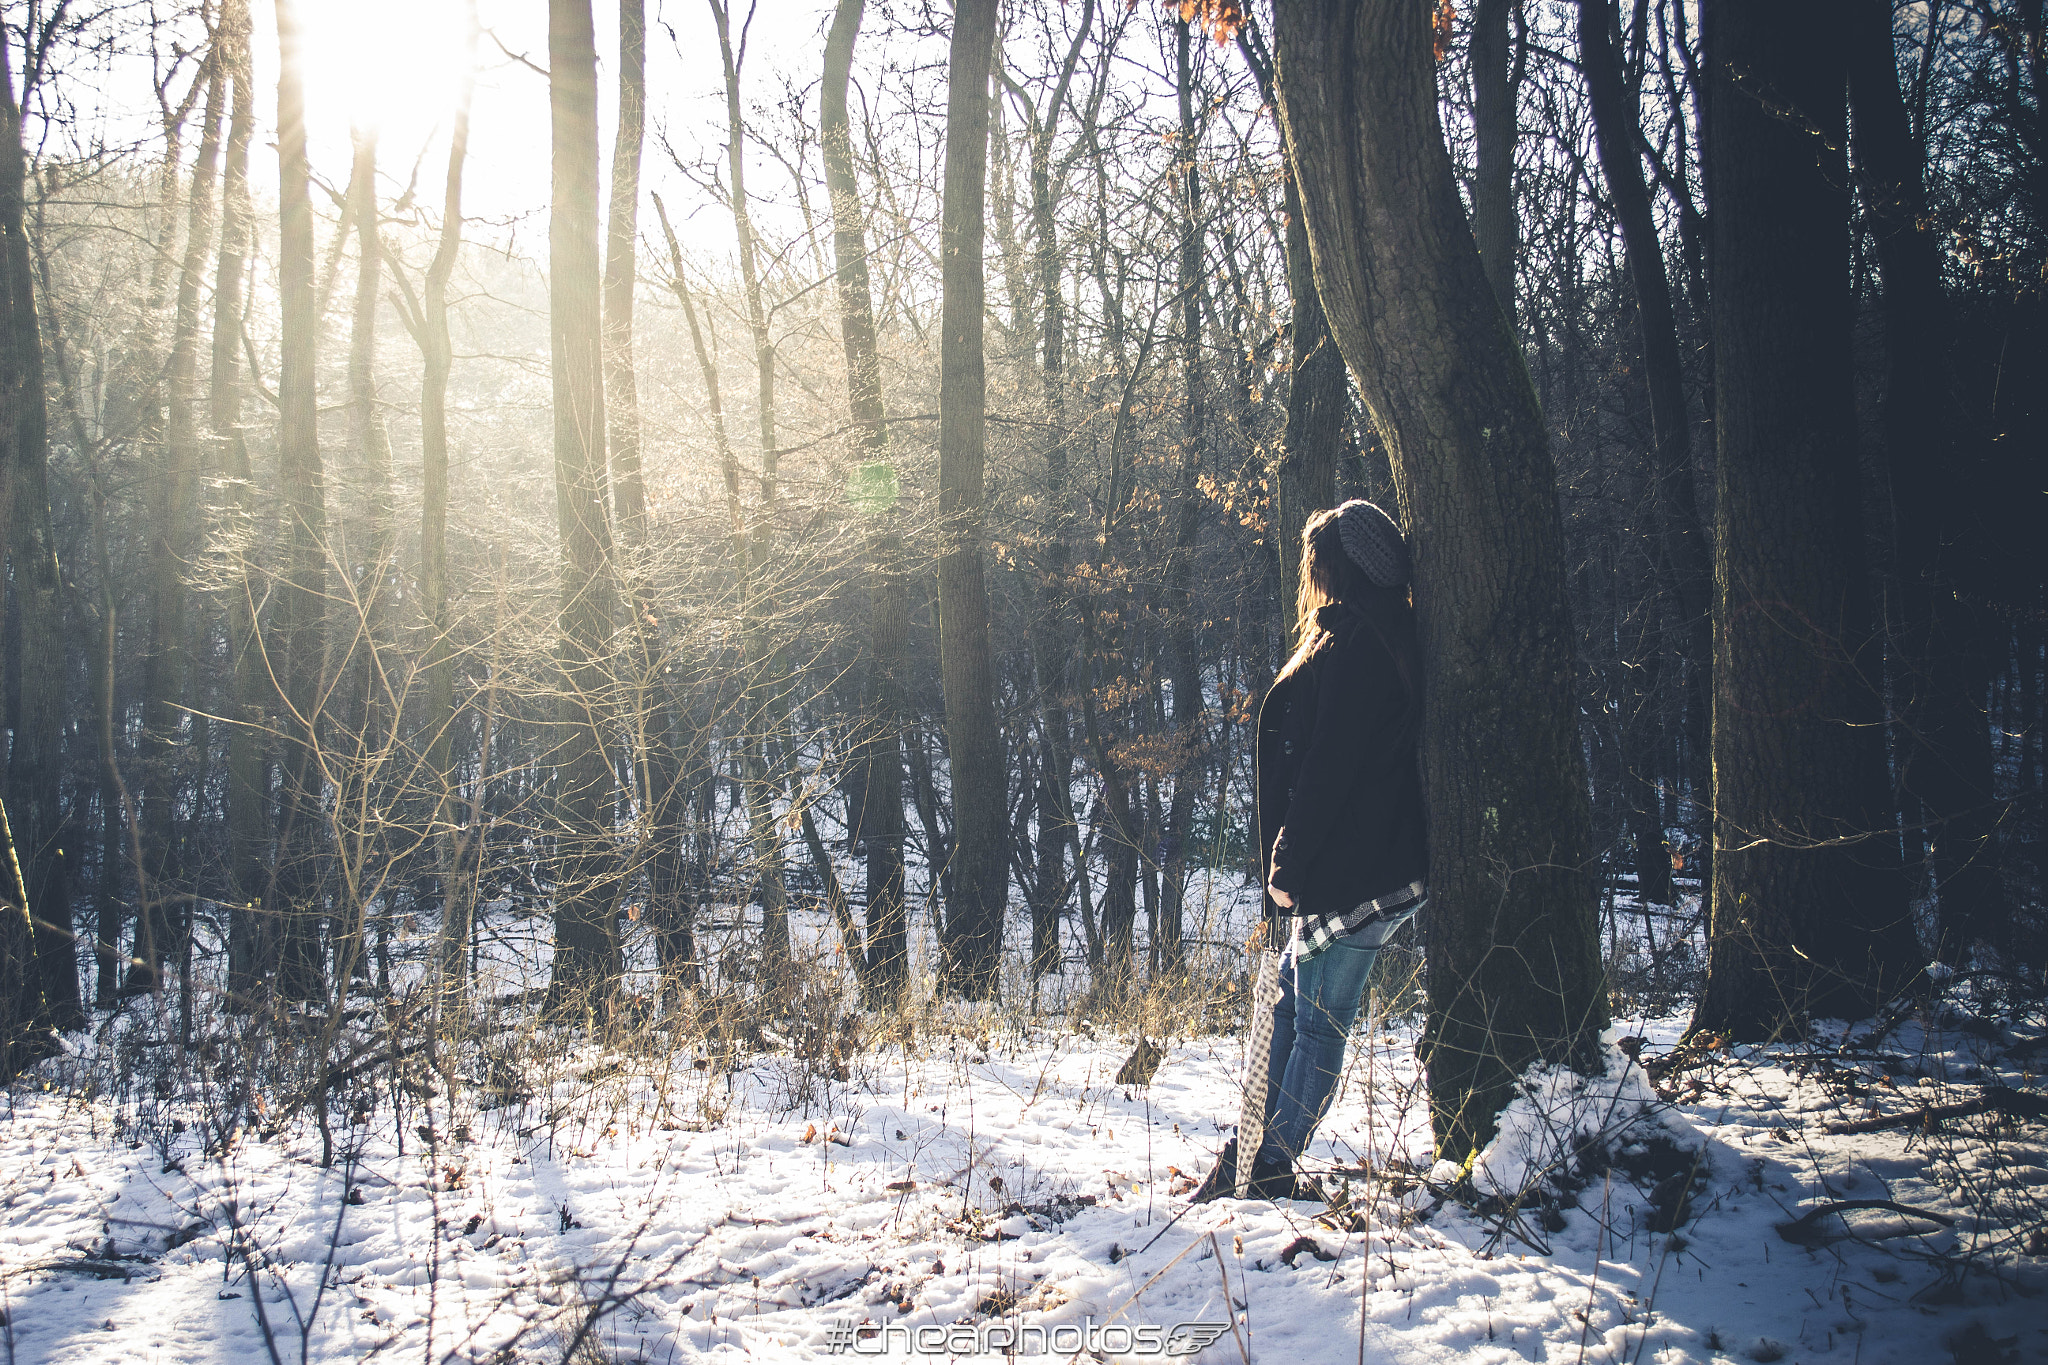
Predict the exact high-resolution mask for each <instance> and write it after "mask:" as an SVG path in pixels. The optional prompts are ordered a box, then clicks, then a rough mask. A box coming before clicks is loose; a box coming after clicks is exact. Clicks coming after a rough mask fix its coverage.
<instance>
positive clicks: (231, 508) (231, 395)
mask: <svg viewBox="0 0 2048 1365" xmlns="http://www.w3.org/2000/svg"><path fill="white" fill-rule="evenodd" d="M249 32H250V22H249V7H248V4H247V3H246V0H229V3H228V4H226V5H224V6H223V7H222V10H221V21H220V49H219V50H220V60H221V61H223V62H225V63H226V64H227V70H228V77H229V81H230V84H231V86H232V90H233V94H232V98H231V100H230V107H231V109H232V112H231V113H230V115H229V118H228V144H227V160H226V164H225V166H224V168H223V170H222V176H221V201H220V202H221V220H220V257H219V262H218V264H217V265H216V266H215V269H214V280H213V365H212V374H211V392H210V394H209V402H210V406H211V419H212V425H213V439H214V442H215V443H216V459H217V464H216V469H217V470H218V472H219V475H220V478H221V481H222V484H223V502H224V506H223V507H222V508H221V516H222V519H223V521H224V522H225V523H226V524H227V525H229V526H231V527H232V528H233V532H234V534H233V537H232V540H231V542H230V543H231V544H232V545H233V547H234V548H233V549H232V550H231V552H230V554H229V562H228V576H227V582H228V588H227V592H226V599H227V600H226V607H227V623H228V656H229V657H228V669H229V674H228V686H229V701H228V718H229V721H230V722H231V723H230V724H229V726H228V780H227V793H226V795H227V825H228V902H229V905H228V996H227V1003H228V1005H229V1007H230V1008H242V1007H245V1006H246V1005H247V1003H248V1002H249V1001H250V1000H252V999H253V998H254V997H255V995H256V993H257V992H258V990H259V989H260V987H261V985H262V976H261V973H262V970H263V963H265V962H266V961H269V960H271V952H267V951H266V950H265V948H264V945H263V942H262V924H263V921H262V918H261V917H260V916H259V915H258V914H257V913H256V907H257V905H258V902H259V901H260V900H261V898H262V896H263V891H264V883H265V879H266V877H267V876H268V872H267V870H266V868H265V857H264V854H265V848H266V846H267V844H268V842H269V840H268V833H267V831H268V827H269V821H270V792H269V783H267V782H266V781H265V780H264V772H263V769H264V761H265V751H266V749H267V747H268V746H267V743H266V739H265V736H266V733H267V731H268V728H269V722H268V719H267V716H268V713H269V711H270V709H271V708H269V707H267V706H266V705H265V703H264V699H265V698H266V697H267V696H269V695H272V693H271V691H270V687H269V671H268V669H266V668H265V666H264V661H263V659H262V657H261V646H260V644H259V642H258V640H257V635H256V616H257V611H256V603H257V601H258V599H259V597H260V595H261V590H260V589H259V588H258V587H257V584H256V578H255V574H254V572H253V571H252V567H251V564H250V558H249V541H250V537H252V536H253V535H254V533H255V526H254V520H255V486H254V483H253V481H252V479H251V477H250V471H249V442H248V437H247V434H246V433H245V432H244V430H243V428H242V403H243V399H244V396H245V395H244V390H245V389H246V387H247V385H246V383H245V381H244V377H243V371H242V329H243V317H242V306H243V305H242V293H243V289H244V283H243V281H244V272H245V271H246V269H247V261H248V256H249V251H250V248H251V240H252V236H253V233H254V230H255V224H256V216H255V211H254V208H253V206H252V205H251V204H250V202H249V141H250V138H251V137H252V136H253V135H254V132H255V127H256V99H255V89H254V71H253V67H252V65H251V62H252V54H251V52H250V50H249ZM272 951H274V945H272Z"/></svg>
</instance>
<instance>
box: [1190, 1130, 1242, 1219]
mask: <svg viewBox="0 0 2048 1365" xmlns="http://www.w3.org/2000/svg"><path fill="white" fill-rule="evenodd" d="M1236 1194H1237V1139H1236V1138H1232V1139H1231V1140H1230V1141H1228V1142H1226V1143H1224V1144H1223V1151H1222V1152H1221V1153H1220V1154H1219V1155H1218V1156H1217V1158H1216V1164H1215V1165H1214V1166H1211V1167H1210V1168H1209V1174H1207V1175H1205V1176H1203V1177H1202V1183H1201V1184H1200V1185H1199V1186H1198V1187H1196V1189H1195V1193H1194V1197H1193V1198H1192V1199H1190V1200H1189V1201H1188V1202H1189V1203H1191V1204H1207V1203H1209V1202H1210V1201H1212V1200H1216V1199H1229V1198H1233V1197H1235V1196H1236Z"/></svg>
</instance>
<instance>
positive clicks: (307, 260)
mask: <svg viewBox="0 0 2048 1365" xmlns="http://www.w3.org/2000/svg"><path fill="white" fill-rule="evenodd" d="M301 41H302V38H301V34H300V31H299V21H298V3H297V0H278V3H277V42H278V75H277V125H278V136H277V163H278V216H279V229H278V294H279V297H280V302H281V304H282V308H283V330H282V334H281V341H280V344H279V368H278V376H277V408H278V435H277V461H278V478H279V482H280V483H281V484H282V486H283V492H284V509H285V518H286V543H287V549H286V555H285V558H286V568H285V582H284V583H283V584H281V585H280V591H279V593H278V605H277V610H276V620H277V633H278V637H279V641H280V643H281V645H282V647H283V650H282V652H283V656H284V667H283V669H282V670H281V671H282V673H283V676H284V715H283V716H282V717H281V720H282V725H281V727H280V728H282V729H283V731H284V733H285V737H286V748H285V754H286V757H285V764H284V768H285V771H284V783H283V788H284V789H283V798H282V803H281V804H282V807H283V809H282V811H281V812H280V815H279V830H278V853H277V864H276V867H275V869H274V871H273V875H272V876H271V879H270V888H269V894H268V895H267V896H266V898H265V906H264V910H265V913H266V915H267V916H268V917H269V918H270V919H271V921H272V922H273V923H275V924H276V925H277V929H278V938H277V942H278V944H279V949H280V953H281V961H280V963H279V964H278V967H277V970H276V974H275V978H274V979H275V981H276V985H277V990H278V991H279V993H280V994H282V995H283V996H284V998H286V999H288V1000H313V999H317V998H319V997H320V996H322V995H323V994H325V972H324V968H323V963H322V957H321V946H320V914H319V906H318V903H317V899H316V895H317V891H318V869H317V868H316V867H315V865H314V864H315V859H314V852H315V850H316V849H317V848H318V847H319V843H320V831H321V822H322V819H323V816H322V812H321V802H320V796H321V781H322V779H321V775H320V768H319V765H318V763H317V762H316V759H317V752H318V748H317V746H318V745H319V742H320V709H321V700H320V692H321V687H320V683H321V673H322V669H323V665H324V662H325V660H324V657H323V655H324V648H323V646H324V641H323V636H324V635H325V631H324V629H323V621H324V618H325V615H326V610H327V495H326V480H325V474H324V472H323V470H322V469H321V463H320V428H319V413H318V409H317V407H316V405H315V394H314V363H315V358H316V357H315V349H316V347H317V345H318V342H319V317H318V314H317V312H316V307H315V295H314V277H313V276H314V265H315V260H314V254H313V251H314V249H313V203H312V198H311V195H310V192H309V190H308V181H309V170H308V167H307V163H306V105H305V91H304V86H303V81H302V76H301V73H300V68H299V63H300V60H301V57H300V43H301Z"/></svg>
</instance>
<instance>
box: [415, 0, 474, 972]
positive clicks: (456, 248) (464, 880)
mask: <svg viewBox="0 0 2048 1365" xmlns="http://www.w3.org/2000/svg"><path fill="white" fill-rule="evenodd" d="M468 17H469V26H468V32H467V34H466V40H465V44H464V54H463V55H464V62H463V71H462V83H461V85H460V87H459V89H458V92H457V95H456V101H455V121H454V125H453V127H452V129H451V131H450V133H449V138H448V171H447V175H446V178H445V180H444V182H443V189H442V196H441V237H440V241H439V243H438V244H437V245H436V246H435V249H434V258H433V260H432V261H431V262H429V263H428V265H427V278H426V284H425V287H424V289H423V290H422V299H421V304H420V309H419V318H418V322H417V325H416V326H415V327H414V329H413V330H414V331H415V332H416V333H417V340H418V342H419V346H420V356H421V360H422V366H421V377H420V485H421V497H420V597H421V599H422V601H421V610H422V613H423V614H424V616H425V617H426V627H427V657H426V661H425V667H424V671H425V673H426V687H427V698H426V702H427V705H426V715H425V717H424V718H423V721H422V728H423V730H424V731H425V734H426V755H427V781H428V783H429V784H430V785H429V796H430V799H431V800H432V801H433V803H434V817H433V826H432V827H433V830H434V853H435V863H436V867H437V873H438V876H439V878H440V882H441V937H440V944H439V949H438V955H439V958H440V963H439V967H440V977H441V992H442V1001H443V1006H444V1008H446V1007H448V1006H450V1005H452V1004H453V1003H454V1002H456V1001H458V1000H460V999H461V996H462V988H463V983H464V979H465V971H464V968H465V965H466V962H465V958H464V953H463V949H464V948H465V947H466V946H467V944H468V942H469V938H470V921H471V918H472V917H473V916H474V915H475V913H476V883H475V875H474V869H475V868H476V867H477V866H479V862H478V859H479V856H480V854H481V852H482V845H483V826H482V823H481V822H480V821H478V820H475V819H469V820H467V821H464V819H463V814H462V812H461V810H460V808H459V807H458V805H457V802H456V790H455V788H456V774H455V764H454V762H453V757H452V753H451V748H452V742H453V738H454V735H453V731H454V727H455V650H454V643H453V641H452V639H451V638H450V634H451V631H452V630H453V626H454V623H453V621H452V620H451V619H450V616H449V610H448V595H449V594H448V377H449V375H450V373H451V372H452V371H453V369H454V361H455V356H454V347H453V345H452V343H451V341H450V338H449V335H448V281H449V280H450V279H451V278H452V277H453V276H454V274H455V263H456V259H457V258H458V257H459V256H460V254H461V252H462V173H463V169H464V164H465V162H466V161H467V159H468V156H469V111H470V104H471V101H472V99H473V98H474V95H475V90H476V41H477V35H478V29H477V16H476V6H475V4H474V0H472V3H471V4H470V6H469V15H468ZM490 757H491V756H490V744H489V740H488V737H486V740H485V743H484V747H483V753H482V764H481V767H482V772H481V773H479V776H478V779H477V780H478V782H479V784H481V783H482V782H483V781H485V780H486V776H485V775H486V774H488V773H489V771H490ZM471 813H472V814H473V813H474V811H473V809H472V812H471Z"/></svg>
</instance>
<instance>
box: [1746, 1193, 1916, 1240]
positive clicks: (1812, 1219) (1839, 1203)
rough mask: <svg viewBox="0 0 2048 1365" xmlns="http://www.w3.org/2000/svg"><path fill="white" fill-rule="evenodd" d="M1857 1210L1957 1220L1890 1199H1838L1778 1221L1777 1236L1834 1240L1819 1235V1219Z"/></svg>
mask: <svg viewBox="0 0 2048 1365" xmlns="http://www.w3.org/2000/svg"><path fill="white" fill-rule="evenodd" d="M1854 1209H1889V1210H1891V1211H1892V1212H1893V1213H1902V1214H1905V1215H1906V1216H1907V1217H1908V1218H1925V1219H1926V1220H1927V1221H1928V1222H1930V1223H1939V1224H1941V1226H1943V1227H1945V1228H1952V1227H1954V1226H1955V1225H1956V1220H1955V1219H1953V1218H1951V1217H1949V1216H1948V1215H1947V1214H1945V1213H1936V1212H1934V1210H1932V1209H1916V1208H1914V1207H1913V1206H1912V1205H1910V1204H1895V1203H1893V1202H1892V1201H1891V1200H1889V1199H1838V1200H1835V1201H1834V1202H1832V1203H1828V1204H1822V1205H1821V1206H1820V1207H1819V1208H1815V1209H1808V1210H1807V1211H1806V1212H1805V1213H1804V1214H1801V1215H1800V1216H1799V1217H1798V1218H1796V1219H1794V1220H1793V1221H1792V1222H1789V1223H1780V1224H1778V1235H1779V1236H1780V1237H1783V1238H1784V1239H1785V1240H1786V1241H1788V1242H1792V1243H1794V1244H1796V1245H1798V1246H1821V1245H1823V1244H1825V1243H1827V1242H1830V1241H1833V1240H1835V1239H1834V1238H1831V1237H1823V1236H1822V1235H1821V1234H1820V1232H1819V1231H1818V1230H1817V1229H1818V1226H1819V1223H1820V1220H1821V1219H1823V1218H1825V1217H1827V1216H1828V1215H1829V1214H1831V1213H1847V1212H1850V1211H1851V1210H1854ZM1848 1235H1849V1236H1852V1237H1853V1236H1855V1233H1854V1232H1853V1231H1852V1232H1850V1233H1849V1234H1848Z"/></svg>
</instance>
